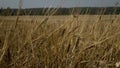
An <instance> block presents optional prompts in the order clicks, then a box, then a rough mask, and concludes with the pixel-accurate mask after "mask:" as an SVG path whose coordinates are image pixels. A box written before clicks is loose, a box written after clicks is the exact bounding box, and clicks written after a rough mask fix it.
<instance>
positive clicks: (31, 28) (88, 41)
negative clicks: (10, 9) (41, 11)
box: [0, 15, 120, 68]
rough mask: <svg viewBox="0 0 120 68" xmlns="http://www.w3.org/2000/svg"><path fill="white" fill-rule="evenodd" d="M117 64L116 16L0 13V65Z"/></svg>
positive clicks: (119, 21)
mask: <svg viewBox="0 0 120 68" xmlns="http://www.w3.org/2000/svg"><path fill="white" fill-rule="evenodd" d="M117 67H120V15H78V16H76V17H74V16H73V15H67V16H20V17H19V19H18V20H17V16H0V68H117Z"/></svg>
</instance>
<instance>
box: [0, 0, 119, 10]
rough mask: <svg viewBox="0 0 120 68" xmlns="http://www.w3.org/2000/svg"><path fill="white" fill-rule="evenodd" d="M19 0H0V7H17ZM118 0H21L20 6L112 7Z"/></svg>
mask: <svg viewBox="0 0 120 68" xmlns="http://www.w3.org/2000/svg"><path fill="white" fill-rule="evenodd" d="M18 1H19V0H0V8H1V7H2V8H7V7H11V8H18ZM117 2H118V4H117V6H119V7H120V0H23V1H22V8H40V7H112V6H115V4H116V3H117Z"/></svg>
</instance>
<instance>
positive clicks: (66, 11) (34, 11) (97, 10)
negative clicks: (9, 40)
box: [0, 7, 120, 16]
mask: <svg viewBox="0 0 120 68" xmlns="http://www.w3.org/2000/svg"><path fill="white" fill-rule="evenodd" d="M17 11H18V9H12V8H10V7H8V8H6V9H3V8H1V9H0V16H16V15H17ZM119 13H120V7H107V8H104V7H74V8H27V9H21V11H20V15H51V14H52V15H70V14H80V15H84V14H88V15H99V14H103V15H111V14H119Z"/></svg>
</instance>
